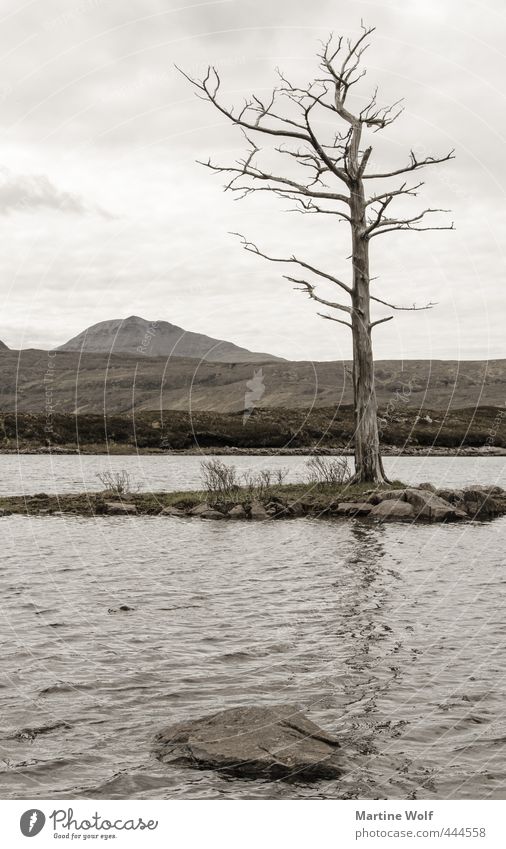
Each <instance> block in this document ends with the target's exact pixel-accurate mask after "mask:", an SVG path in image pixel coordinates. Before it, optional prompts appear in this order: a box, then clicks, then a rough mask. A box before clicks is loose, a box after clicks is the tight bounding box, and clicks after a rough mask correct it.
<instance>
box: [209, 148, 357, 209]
mask: <svg viewBox="0 0 506 849" xmlns="http://www.w3.org/2000/svg"><path fill="white" fill-rule="evenodd" d="M255 152H256V151H253V152H252V153H250V155H249V156H248V157H247V159H245V160H243V161H240V162H238V164H237V166H222V165H215V164H214V163H213V162H211V160H210V159H208V160H207V162H203V161H202V160H197V161H198V163H199V165H205V167H206V168H209V169H210V170H211V171H214V173H215V174H234V175H235V176H234V177H233V178H232V179H231V180H230V181H229V182H228V183H226V185H225V190H226V191H235V192H240V193H241V194H242V195H243V196H244V195H247V194H250V193H251V192H259V191H272V192H276V193H282V192H283V191H284V192H287V193H288V194H289V195H292V194H300V195H303V196H304V197H311V198H317V199H319V200H336V201H339V202H340V203H346V204H349V198H347V197H346V195H343V194H340V193H338V192H330V191H320V190H317V189H314V188H312V186H313V185H314V182H315V181H313V182H312V183H310V184H308V185H304V183H298V182H296V181H295V180H290V179H289V178H288V177H280V176H277V175H276V174H269V173H268V172H267V171H262V170H261V169H260V168H258V167H257V166H256V165H254V164H252V157H253V156H254V154H255ZM241 177H248V178H250V179H251V180H253V181H259V182H268V183H276V184H279V186H278V185H275V186H264V187H262V186H255V185H242V184H237V183H236V181H237V180H238V179H240V178H241ZM280 186H281V187H284V186H288V187H289V188H287V189H283V188H280Z"/></svg>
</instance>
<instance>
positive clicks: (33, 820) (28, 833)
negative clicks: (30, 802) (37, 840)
mask: <svg viewBox="0 0 506 849" xmlns="http://www.w3.org/2000/svg"><path fill="white" fill-rule="evenodd" d="M45 822H46V817H45V816H44V814H43V813H42V811H39V809H38V808H30V810H29V811H25V812H24V814H22V816H21V819H20V821H19V827H20V829H21V832H22V834H24V835H25V837H35V835H36V834H39V832H41V831H42V829H43V828H44V825H45Z"/></svg>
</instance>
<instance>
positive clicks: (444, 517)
mask: <svg viewBox="0 0 506 849" xmlns="http://www.w3.org/2000/svg"><path fill="white" fill-rule="evenodd" d="M389 500H398V501H401V502H402V501H405V502H406V504H410V505H411V506H412V507H413V509H414V518H415V519H427V520H429V521H433V522H444V521H458V520H460V519H465V518H467V516H466V514H465V513H463V512H462V510H459V509H457V507H455V506H454V505H453V504H450V502H449V501H446V500H445V499H443V498H441V497H440V496H439V495H436V493H435V492H432V491H430V490H426V489H415V488H410V487H408V488H406V489H390V490H386V491H385V492H384V493H383V501H382V502H381V503H386V502H388V501H389Z"/></svg>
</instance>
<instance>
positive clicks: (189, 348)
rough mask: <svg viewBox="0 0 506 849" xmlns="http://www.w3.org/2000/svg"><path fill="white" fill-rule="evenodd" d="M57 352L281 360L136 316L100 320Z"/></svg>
mask: <svg viewBox="0 0 506 849" xmlns="http://www.w3.org/2000/svg"><path fill="white" fill-rule="evenodd" d="M57 350H58V351H79V352H80V353H83V354H137V355H139V354H140V355H141V356H144V357H190V358H191V359H195V360H202V359H205V360H207V361H208V362H218V363H252V362H265V361H267V360H270V361H275V360H281V357H273V356H272V354H263V353H257V352H255V351H248V350H247V349H246V348H240V347H239V346H238V345H234V344H232V342H224V341H223V340H222V339H213V338H212V337H211V336H204V335H203V334H201V333H192V332H190V331H188V330H183V328H182V327H178V326H177V325H176V324H169V322H168V321H147V320H146V319H145V318H140V317H139V316H137V315H131V316H129V318H115V319H112V320H111V321H100V322H99V323H98V324H93V325H92V326H91V327H88V328H87V329H86V330H83V332H82V333H79V334H78V335H77V336H74V338H73V339H69V341H68V342H65V344H64V345H60V347H59V348H58V349H57Z"/></svg>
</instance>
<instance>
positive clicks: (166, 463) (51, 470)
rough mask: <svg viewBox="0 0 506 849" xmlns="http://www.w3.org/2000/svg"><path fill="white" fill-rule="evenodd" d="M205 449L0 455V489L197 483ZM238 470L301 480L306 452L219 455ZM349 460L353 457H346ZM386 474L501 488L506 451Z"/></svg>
mask: <svg viewBox="0 0 506 849" xmlns="http://www.w3.org/2000/svg"><path fill="white" fill-rule="evenodd" d="M204 459H206V457H205V456H204V455H200V454H199V455H181V454H179V455H170V454H165V455H149V454H141V455H135V454H129V455H125V456H114V455H113V456H110V455H106V454H104V455H100V454H99V455H82V456H78V455H71V454H69V455H55V456H49V455H44V454H39V455H34V454H32V455H30V454H29V455H19V456H18V455H15V454H4V455H0V495H17V494H20V493H26V494H32V495H33V494H34V493H36V492H48V493H53V492H56V493H63V492H85V491H90V490H91V491H95V490H97V489H100V488H101V483H100V480H99V478H98V475H99V474H100V473H102V472H104V471H112V472H117V471H119V470H121V469H126V471H128V473H129V474H130V477H131V480H132V483H133V484H134V485H135V486H136V487H138V488H139V489H140V490H141V491H151V492H161V491H163V490H187V489H198V488H199V487H200V486H201V485H202V484H201V473H200V465H201V463H202V460H204ZM220 460H221V461H222V462H224V463H228V464H230V465H233V466H235V467H236V469H237V473H238V475H241V474H243V473H244V472H258V471H259V470H260V469H273V470H276V469H284V470H286V471H287V473H288V474H287V477H286V480H287V481H289V482H300V481H304V480H305V479H306V477H307V469H306V463H307V460H308V458H307V457H301V456H284V457H274V456H273V457H266V456H264V457H262V456H237V457H232V456H228V457H220ZM349 462H350V463H352V462H353V461H352V458H349ZM384 464H385V469H386V472H387V474H388V476H389V478H390V479H391V480H396V479H397V480H402V481H406V482H407V483H414V484H416V483H423V482H424V481H432V483H435V484H438V485H440V486H462V485H465V484H472V483H483V484H493V483H496V484H499V485H500V486H503V487H505V488H506V457H386V458H385V460H384Z"/></svg>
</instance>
